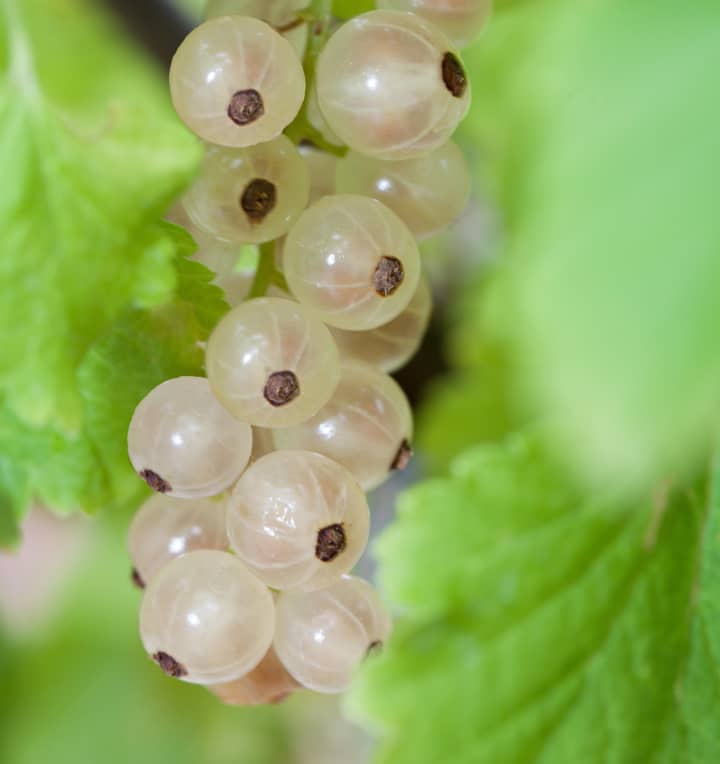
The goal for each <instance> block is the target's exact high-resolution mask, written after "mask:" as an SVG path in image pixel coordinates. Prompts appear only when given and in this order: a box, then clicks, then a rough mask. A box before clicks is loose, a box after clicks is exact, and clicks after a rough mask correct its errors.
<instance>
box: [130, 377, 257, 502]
mask: <svg viewBox="0 0 720 764" xmlns="http://www.w3.org/2000/svg"><path fill="white" fill-rule="evenodd" d="M251 448H252V431H251V429H250V427H249V426H248V425H247V424H243V423H242V422H238V421H237V420H236V419H234V418H233V417H232V416H231V415H230V414H229V413H228V411H226V410H225V409H224V408H223V407H222V406H221V405H220V403H218V401H217V400H216V399H215V397H214V395H213V394H212V392H211V390H210V385H209V384H208V381H207V380H206V379H204V378H202V377H178V378H177V379H171V380H169V381H167V382H163V383H162V384H161V385H158V386H157V387H156V388H155V389H154V390H152V391H151V392H150V393H148V395H146V396H145V398H143V400H142V401H140V403H139V405H138V407H137V408H136V409H135V413H134V414H133V416H132V420H131V421H130V428H129V430H128V453H129V455H130V461H131V462H132V465H133V467H134V468H135V470H136V471H137V473H138V474H139V475H140V477H142V478H143V480H145V481H146V482H147V484H148V485H149V486H150V487H151V488H152V489H153V490H154V491H157V492H158V493H164V494H168V495H169V496H178V497H180V498H186V499H192V498H197V497H201V496H215V495H216V494H219V493H221V492H222V491H224V490H225V489H226V488H228V487H229V486H230V485H231V484H232V483H234V482H235V480H237V478H238V477H239V476H240V473H241V472H242V471H243V470H244V469H245V467H246V465H247V463H248V459H249V458H250V450H251Z"/></svg>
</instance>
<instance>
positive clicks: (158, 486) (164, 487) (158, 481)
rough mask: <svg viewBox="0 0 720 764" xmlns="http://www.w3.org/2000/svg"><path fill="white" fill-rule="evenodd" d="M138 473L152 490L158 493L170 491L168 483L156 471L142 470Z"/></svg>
mask: <svg viewBox="0 0 720 764" xmlns="http://www.w3.org/2000/svg"><path fill="white" fill-rule="evenodd" d="M139 475H140V477H141V478H142V479H143V480H144V481H145V482H146V483H147V484H148V485H149V486H150V488H152V489H153V491H157V492H158V493H169V492H170V491H172V486H171V485H170V483H168V482H167V480H164V479H163V478H161V477H160V475H158V474H157V472H153V471H152V470H142V472H140V473H139Z"/></svg>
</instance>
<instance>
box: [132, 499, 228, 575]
mask: <svg viewBox="0 0 720 764" xmlns="http://www.w3.org/2000/svg"><path fill="white" fill-rule="evenodd" d="M227 548H228V538H227V530H226V521H225V502H224V501H217V500H213V499H191V500H188V499H174V498H172V497H171V496H160V495H155V496H151V497H150V498H149V499H148V500H147V501H146V502H145V503H144V504H143V505H142V507H140V509H139V510H138V511H137V513H136V514H135V517H133V520H132V523H130V529H129V531H128V550H129V552H130V559H131V560H132V564H133V580H134V581H135V583H136V584H137V585H138V586H141V587H144V586H145V584H146V583H147V582H148V581H150V579H151V578H152V577H153V576H154V575H155V574H156V573H157V572H158V570H160V568H162V566H163V565H165V564H166V563H167V562H169V561H170V560H172V559H174V558H175V557H179V556H180V555H181V554H186V553H187V552H192V551H195V550H197V549H220V550H223V549H227Z"/></svg>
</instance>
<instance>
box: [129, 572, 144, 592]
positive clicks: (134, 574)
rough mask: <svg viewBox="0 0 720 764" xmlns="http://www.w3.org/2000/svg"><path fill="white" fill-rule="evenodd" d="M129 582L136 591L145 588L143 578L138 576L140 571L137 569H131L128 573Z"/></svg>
mask: <svg viewBox="0 0 720 764" xmlns="http://www.w3.org/2000/svg"><path fill="white" fill-rule="evenodd" d="M130 580H131V581H132V582H133V584H135V586H137V588H138V589H144V588H145V581H144V580H143V577H142V576H141V575H140V571H139V570H138V569H137V568H133V569H132V570H131V571H130Z"/></svg>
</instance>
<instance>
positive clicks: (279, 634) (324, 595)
mask: <svg viewBox="0 0 720 764" xmlns="http://www.w3.org/2000/svg"><path fill="white" fill-rule="evenodd" d="M391 629H392V624H391V620H390V616H389V614H388V613H387V611H386V610H385V608H384V606H383V604H382V602H381V601H380V597H379V596H378V594H377V592H376V591H375V590H374V589H373V588H372V586H370V584H368V583H366V582H365V581H363V580H362V579H360V578H355V577H354V576H343V578H342V579H341V580H340V581H338V582H337V583H336V584H334V585H333V586H331V587H329V588H327V589H321V590H320V591H314V592H283V593H282V594H281V595H280V596H279V597H278V600H277V604H276V626H275V638H274V641H273V644H274V647H275V651H276V652H277V654H278V657H279V658H280V660H281V661H282V663H283V665H284V666H285V668H286V669H287V670H288V671H289V672H290V674H291V675H292V676H293V677H294V678H295V679H296V680H297V681H298V682H300V684H301V685H303V687H308V688H309V689H311V690H315V691H316V692H324V693H337V692H343V691H344V690H346V689H347V688H348V686H349V685H350V682H351V680H352V677H353V674H354V673H355V670H356V669H357V667H358V666H359V665H360V664H361V663H362V662H363V660H364V659H365V658H366V657H367V656H368V655H370V654H372V653H373V652H375V651H376V650H378V649H380V648H381V647H382V645H383V644H384V643H385V642H387V640H388V638H389V637H390V632H391Z"/></svg>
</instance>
